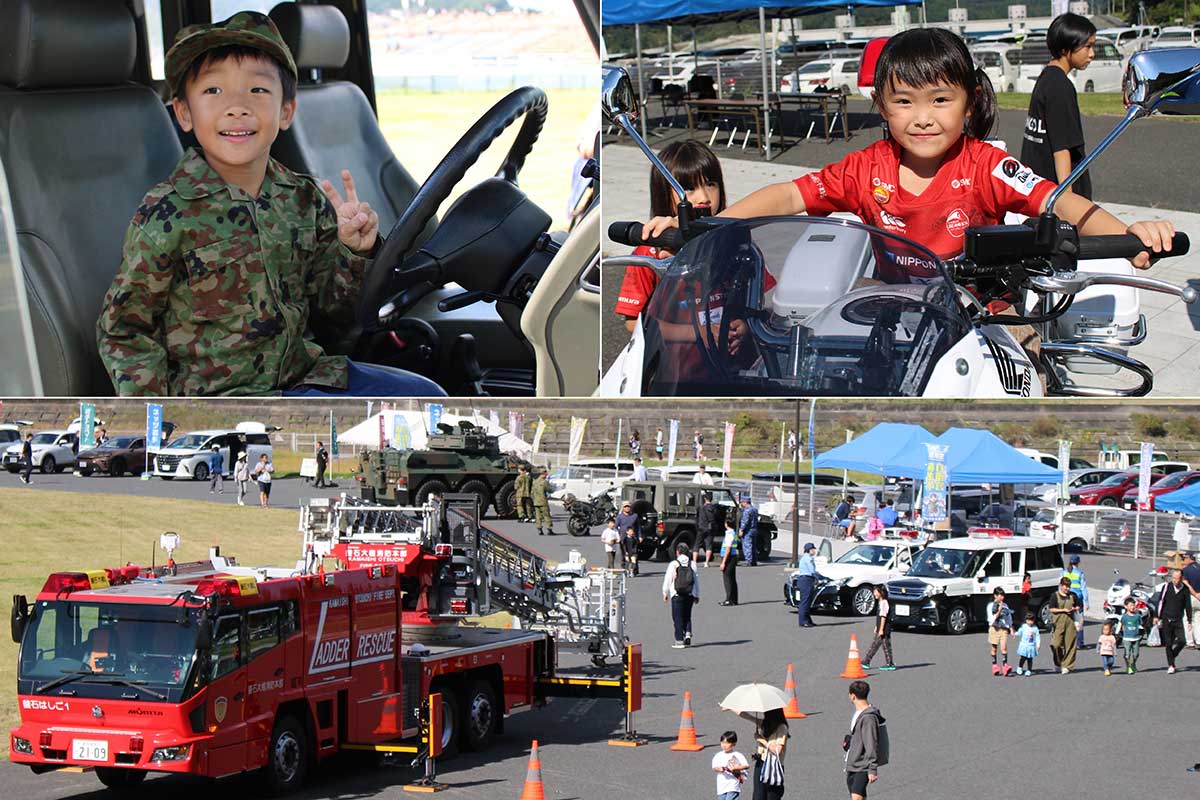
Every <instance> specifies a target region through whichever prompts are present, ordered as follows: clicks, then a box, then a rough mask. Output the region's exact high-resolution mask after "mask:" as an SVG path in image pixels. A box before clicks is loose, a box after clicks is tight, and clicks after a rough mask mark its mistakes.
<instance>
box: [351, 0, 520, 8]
mask: <svg viewBox="0 0 1200 800" xmlns="http://www.w3.org/2000/svg"><path fill="white" fill-rule="evenodd" d="M405 6H407V7H408V8H409V9H419V8H424V9H426V10H432V11H487V10H488V9H489V8H490V9H492V10H494V11H511V10H512V7H511V6H510V5H509V4H508V0H425V2H424V3H419V2H418V0H407V2H406V0H371V10H372V11H391V10H393V9H403V8H404V7H405Z"/></svg>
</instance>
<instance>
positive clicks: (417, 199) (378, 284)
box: [359, 86, 548, 324]
mask: <svg viewBox="0 0 1200 800" xmlns="http://www.w3.org/2000/svg"><path fill="white" fill-rule="evenodd" d="M547 108H548V101H547V100H546V93H545V92H543V91H542V90H541V89H538V88H536V87H533V86H524V87H522V88H520V89H517V90H515V91H513V92H511V93H510V94H509V95H508V96H507V97H504V98H503V99H502V100H500V101H499V102H498V103H496V104H495V105H494V106H492V107H491V108H490V109H488V111H487V112H486V113H485V114H484V115H483V116H482V117H480V118H479V119H478V120H477V121H476V122H475V124H474V125H472V126H471V128H470V130H468V131H467V132H466V133H465V134H463V136H462V138H461V139H459V140H458V142H457V143H456V144H455V145H454V147H452V148H450V152H448V153H447V154H446V156H445V158H443V159H442V161H441V163H440V164H438V165H437V168H436V169H434V170H433V172H432V173H430V175H429V177H428V178H427V179H426V180H425V183H424V184H423V185H422V186H421V188H420V189H419V190H418V191H417V193H416V194H415V195H413V199H412V202H411V203H409V204H408V208H406V209H404V213H403V214H401V215H400V218H399V219H398V220H396V224H395V225H394V226H392V230H391V232H390V233H389V234H388V236H387V239H386V240H385V241H384V243H383V245H382V246H381V247H380V249H379V252H378V253H377V254H376V256H375V258H374V259H373V260H372V261H371V262H370V264H369V265H368V267H367V273H366V275H365V276H364V278H363V288H362V294H361V302H360V306H359V307H360V309H362V313H363V314H364V315H368V314H369V319H364V322H365V323H368V324H370V323H373V322H375V310H376V309H378V308H379V307H380V306H381V305H382V304H383V303H384V301H385V300H386V299H387V298H388V296H390V295H391V294H393V293H394V292H395V290H396V289H395V288H391V287H397V284H400V286H399V287H397V288H404V287H407V286H410V285H413V284H416V283H418V282H420V281H422V280H427V279H430V278H431V277H436V276H431V275H429V274H427V273H426V272H425V271H423V270H422V271H417V270H408V271H407V274H406V271H405V270H404V269H403V268H402V266H401V265H402V263H403V261H404V259H405V258H407V257H408V255H409V251H410V250H411V249H412V247H413V244H414V243H415V242H416V240H417V237H418V236H419V235H420V234H421V231H423V230H424V229H425V225H426V223H428V222H429V220H431V219H432V218H433V215H434V214H435V213H437V210H438V207H439V206H440V205H441V204H442V203H443V202H444V201H445V199H446V198H447V197H449V196H450V192H451V191H452V190H453V189H454V187H455V186H457V185H458V184H459V182H461V181H462V179H463V176H464V175H466V172H467V170H468V169H469V168H470V167H471V166H472V165H473V164H474V163H475V162H476V161H478V160H479V156H480V155H482V154H483V152H484V151H485V150H487V149H488V147H489V146H490V145H491V144H492V142H493V141H495V140H496V137H498V136H499V135H500V134H501V133H503V132H504V131H505V130H506V129H507V128H508V127H509V126H510V125H512V124H513V123H514V122H516V121H517V120H518V119H520V118H521V117H524V118H525V122H524V123H523V124H522V125H521V130H520V131H518V133H517V138H516V139H515V140H514V141H513V143H512V146H511V147H510V148H509V150H508V155H506V156H505V157H504V162H503V163H502V164H501V165H500V169H499V171H498V172H497V173H496V177H498V178H503V179H504V180H506V181H508V182H509V183H512V184H514V185H516V183H517V174H518V173H519V172H520V171H521V167H522V166H523V165H524V164H525V157H526V156H528V155H529V153H530V151H532V150H533V145H534V142H536V141H537V139H538V136H539V135H540V134H541V132H542V126H543V125H545V123H546V112H547Z"/></svg>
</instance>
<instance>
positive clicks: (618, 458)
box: [613, 417, 625, 470]
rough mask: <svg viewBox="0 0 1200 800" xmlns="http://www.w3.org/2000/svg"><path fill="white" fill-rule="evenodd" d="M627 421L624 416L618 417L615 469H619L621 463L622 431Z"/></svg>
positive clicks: (614, 456) (614, 454) (614, 453)
mask: <svg viewBox="0 0 1200 800" xmlns="http://www.w3.org/2000/svg"><path fill="white" fill-rule="evenodd" d="M624 422H625V420H624V418H623V417H617V447H616V449H615V450H613V469H614V470H618V469H619V467H618V466H617V465H618V464H620V463H621V433H622V428H623V427H624V425H623V423H624Z"/></svg>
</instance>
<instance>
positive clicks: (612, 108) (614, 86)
mask: <svg viewBox="0 0 1200 800" xmlns="http://www.w3.org/2000/svg"><path fill="white" fill-rule="evenodd" d="M600 108H601V109H602V110H603V111H604V116H606V117H608V118H609V119H613V118H615V117H616V116H617V115H618V114H625V115H627V116H628V117H629V118H630V119H637V118H638V106H637V100H636V99H635V98H634V94H633V81H632V80H630V79H629V73H628V72H626V71H625V70H624V69H622V68H621V67H604V68H603V69H602V70H601V76H600Z"/></svg>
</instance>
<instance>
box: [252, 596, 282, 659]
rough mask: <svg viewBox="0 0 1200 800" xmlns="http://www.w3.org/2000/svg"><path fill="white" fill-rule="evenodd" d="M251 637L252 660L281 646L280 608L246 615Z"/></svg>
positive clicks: (259, 610) (255, 611) (256, 611)
mask: <svg viewBox="0 0 1200 800" xmlns="http://www.w3.org/2000/svg"><path fill="white" fill-rule="evenodd" d="M246 622H247V626H246V627H247V630H248V631H249V636H250V642H249V646H250V658H257V657H258V656H260V655H262V654H263V653H265V652H267V651H268V650H270V649H271V648H272V647H275V646H276V645H277V644H279V608H278V607H274V608H259V609H255V610H254V611H251V612H249V613H248V614H247V615H246Z"/></svg>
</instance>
